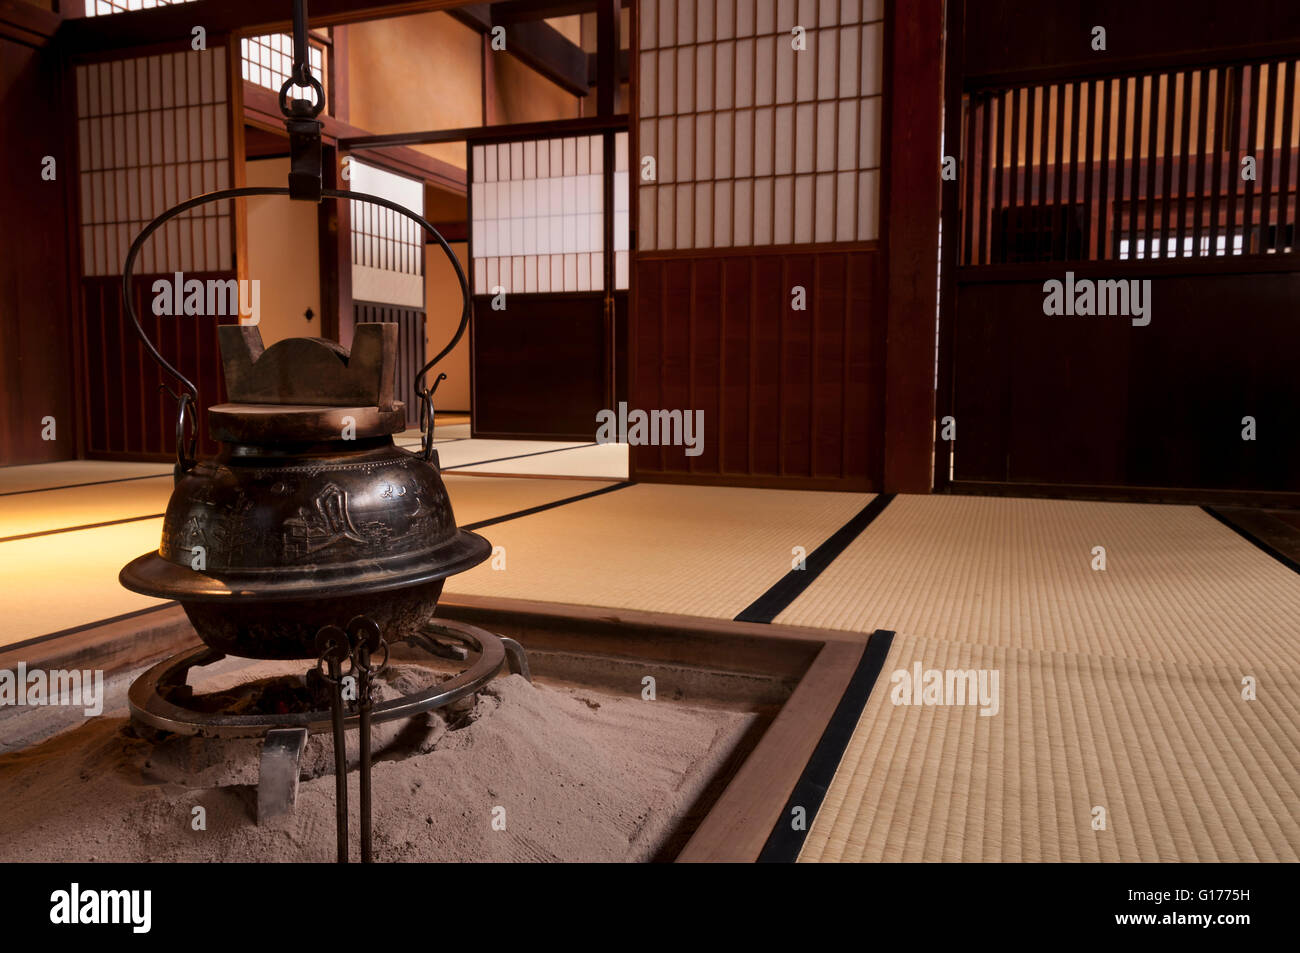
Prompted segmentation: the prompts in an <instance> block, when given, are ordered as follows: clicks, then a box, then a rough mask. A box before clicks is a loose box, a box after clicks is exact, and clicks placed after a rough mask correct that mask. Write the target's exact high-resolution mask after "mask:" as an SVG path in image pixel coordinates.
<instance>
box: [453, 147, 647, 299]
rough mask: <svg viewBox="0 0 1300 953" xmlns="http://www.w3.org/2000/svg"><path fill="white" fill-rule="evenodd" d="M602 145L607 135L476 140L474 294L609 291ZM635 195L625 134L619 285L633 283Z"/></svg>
mask: <svg viewBox="0 0 1300 953" xmlns="http://www.w3.org/2000/svg"><path fill="white" fill-rule="evenodd" d="M620 138H621V145H620ZM604 143H605V140H604V137H603V136H601V135H592V136H564V137H558V138H553V139H537V140H529V141H524V142H501V143H491V144H487V145H479V146H474V148H473V154H472V164H473V169H472V183H471V186H470V188H471V193H470V205H471V209H472V224H471V232H470V248H471V250H472V254H473V258H474V293H475V294H492V293H493V290H492V289H493V288H501V289H503V290H505V291H506V292H508V293H511V294H519V293H525V294H527V293H545V292H557V291H602V290H604V288H605V211H604V189H605V180H604V175H605V169H604V165H605V145H604ZM620 150H621V152H620ZM620 182H621V183H622V184H621V186H620ZM620 195H621V198H620ZM629 200H630V196H629V192H628V156H627V137H626V135H624V134H620V135H619V137H616V139H615V163H614V209H613V214H614V231H615V238H614V258H615V261H614V271H615V287H616V288H626V287H627V270H628V260H627V259H628V203H629Z"/></svg>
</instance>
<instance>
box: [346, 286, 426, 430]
mask: <svg viewBox="0 0 1300 953" xmlns="http://www.w3.org/2000/svg"><path fill="white" fill-rule="evenodd" d="M354 308H355V309H356V310H355V313H356V319H357V323H358V324H363V323H367V322H375V321H378V322H389V323H392V324H396V325H397V374H396V376H395V379H394V382H393V388H394V395H395V396H396V397H397V399H398V400H400V401H402V403H404V404H405V405H406V423H407V425H408V426H411V427H417V426H419V423H420V401H419V399H418V398H417V397H416V394H415V376H416V374H417V373H418V372H419V370H420V368H421V367H422V366H424V362H425V361H426V360H428V358H427V357H426V356H425V351H426V350H427V348H426V344H425V313H424V311H422V310H420V309H418V308H403V307H401V306H400V305H393V304H381V303H378V302H374V301H357V302H354ZM438 346H439V347H441V346H442V343H441V342H439V345H438ZM438 371H439V368H437V367H434V368H433V369H432V370H430V371H429V375H428V378H427V379H426V381H425V383H426V384H427V385H429V386H432V385H433V382H434V381H435V380H436V379H437V377H438ZM438 406H439V401H438V395H437V393H435V394H434V411H435V412H437V408H438Z"/></svg>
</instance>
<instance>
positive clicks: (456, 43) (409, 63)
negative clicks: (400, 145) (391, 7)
mask: <svg viewBox="0 0 1300 953" xmlns="http://www.w3.org/2000/svg"><path fill="white" fill-rule="evenodd" d="M482 45H483V38H482V36H481V34H479V33H478V32H477V31H476V30H473V29H471V28H470V27H467V26H465V25H464V24H462V23H460V22H458V21H456V20H454V19H453V18H452V17H451V16H449V15H448V14H446V13H421V14H418V15H416V16H409V17H391V18H388V19H384V20H370V21H367V22H364V23H354V24H351V25H350V26H349V27H348V95H349V113H348V121H349V122H350V123H352V125H354V126H360V127H361V128H362V129H366V130H368V131H370V132H375V133H386V132H411V131H413V130H420V129H459V128H462V127H465V126H478V125H481V124H482V121H483V89H482V60H481V56H482ZM414 148H416V149H419V150H420V151H421V152H424V153H426V154H427V155H431V156H433V157H434V158H437V159H442V160H443V161H444V162H449V163H451V164H452V165H454V166H456V167H457V168H461V169H463V168H465V147H464V145H462V144H460V143H443V144H439V145H430V146H415V147H414Z"/></svg>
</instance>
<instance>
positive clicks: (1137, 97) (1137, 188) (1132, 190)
mask: <svg viewBox="0 0 1300 953" xmlns="http://www.w3.org/2000/svg"><path fill="white" fill-rule="evenodd" d="M1144 79H1145V77H1142V76H1135V77H1134V79H1133V144H1132V145H1133V148H1132V154H1133V162H1132V165H1133V168H1132V170H1131V175H1130V176H1129V194H1128V257H1129V260H1130V261H1133V260H1136V258H1137V257H1138V214H1139V211H1140V205H1139V202H1140V200H1141V184H1142V162H1143V158H1144V157H1143V145H1142V144H1143V141H1144V137H1143V135H1142V129H1143V124H1142V123H1143V119H1145V114H1144V113H1143V106H1144V99H1145V97H1146V84H1145V83H1144V82H1143V80H1144ZM1148 108H1149V107H1148Z"/></svg>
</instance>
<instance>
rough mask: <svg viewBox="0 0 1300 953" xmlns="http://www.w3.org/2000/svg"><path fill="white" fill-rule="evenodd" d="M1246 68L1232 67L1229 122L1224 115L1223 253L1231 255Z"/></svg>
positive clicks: (1234, 230)
mask: <svg viewBox="0 0 1300 953" xmlns="http://www.w3.org/2000/svg"><path fill="white" fill-rule="evenodd" d="M1247 69H1248V67H1232V83H1231V85H1230V86H1229V89H1228V90H1227V94H1228V96H1229V97H1230V98H1229V99H1228V100H1227V102H1228V104H1230V105H1231V111H1232V116H1231V120H1230V121H1229V117H1228V116H1227V114H1226V113H1225V114H1224V121H1225V122H1227V123H1228V125H1229V128H1228V129H1227V130H1226V131H1227V133H1228V139H1227V142H1228V155H1227V162H1226V163H1225V165H1226V168H1225V169H1224V174H1225V178H1226V180H1227V183H1228V209H1227V220H1226V221H1225V223H1224V232H1225V237H1224V245H1225V249H1224V253H1225V254H1227V255H1231V254H1233V253H1234V251H1233V244H1234V241H1233V239H1234V237H1235V236H1236V234H1237V182H1238V180H1239V179H1238V177H1239V174H1240V172H1239V170H1240V169H1241V165H1240V162H1239V161H1238V160H1239V157H1240V155H1241V132H1242V122H1243V117H1244V115H1245V112H1244V111H1243V107H1244V106H1245V104H1246V97H1247V95H1248V93H1247V89H1248V87H1247V85H1246V83H1247V80H1246V70H1247Z"/></svg>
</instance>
